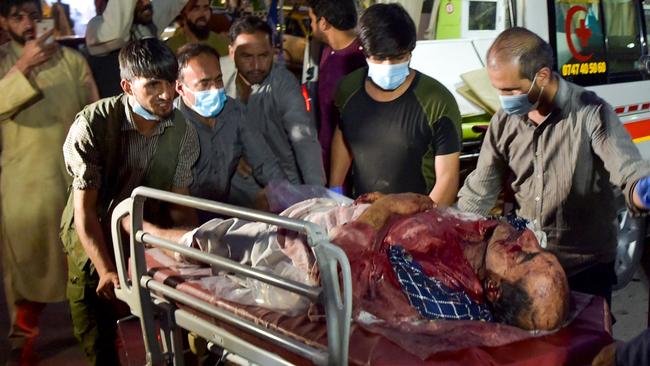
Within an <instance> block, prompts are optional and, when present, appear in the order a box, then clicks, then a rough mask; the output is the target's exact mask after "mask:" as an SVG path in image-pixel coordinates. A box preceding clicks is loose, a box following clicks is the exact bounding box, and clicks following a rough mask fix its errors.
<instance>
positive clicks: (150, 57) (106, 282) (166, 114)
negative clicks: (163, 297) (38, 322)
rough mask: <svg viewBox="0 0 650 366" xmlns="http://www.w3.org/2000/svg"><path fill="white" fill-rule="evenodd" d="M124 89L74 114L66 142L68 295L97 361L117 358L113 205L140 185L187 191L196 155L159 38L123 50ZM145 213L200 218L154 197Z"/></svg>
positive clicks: (77, 327)
mask: <svg viewBox="0 0 650 366" xmlns="http://www.w3.org/2000/svg"><path fill="white" fill-rule="evenodd" d="M119 61H120V73H121V75H122V81H121V85H122V89H123V90H124V94H122V95H119V96H116V97H112V98H106V99H102V100H100V101H98V102H97V103H94V104H91V105H89V106H87V107H86V108H84V110H83V111H81V113H79V114H78V115H77V118H76V119H75V121H74V123H73V125H72V127H71V128H70V132H69V133H68V137H67V138H66V140H65V144H64V145H63V153H64V157H65V165H66V168H67V170H68V173H69V174H70V175H71V176H72V178H73V181H72V192H71V193H70V196H69V198H68V204H67V206H66V208H65V210H64V212H63V216H62V218H61V228H62V230H61V238H62V240H63V243H64V247H65V251H66V253H67V255H68V300H69V302H70V311H71V313H72V320H73V325H74V333H75V336H76V337H77V339H78V340H79V341H80V343H81V345H82V346H83V349H84V351H85V353H86V356H87V357H88V358H89V360H90V361H91V363H92V364H100V365H116V364H118V363H119V360H118V357H117V354H116V350H115V321H116V315H115V311H114V308H113V305H112V304H111V301H112V300H114V298H115V292H114V288H116V287H119V286H120V284H119V280H118V277H117V273H116V271H115V263H114V258H113V256H112V255H111V254H110V253H111V251H110V237H111V236H110V228H109V223H110V217H111V213H112V210H113V209H114V207H115V205H116V204H117V203H118V202H120V201H121V200H123V199H124V198H126V197H129V196H130V194H131V191H132V190H133V189H134V188H135V187H137V186H140V185H144V186H149V187H154V188H158V189H163V190H168V191H172V192H177V193H182V194H188V193H189V189H188V187H189V186H190V184H191V183H192V172H191V167H192V165H193V164H194V162H195V161H196V159H197V157H198V154H199V150H198V147H199V145H198V138H197V136H196V130H195V129H194V128H193V127H192V126H191V125H189V124H188V123H187V121H186V120H185V118H184V117H183V115H182V114H181V113H180V112H178V111H176V110H175V109H174V107H173V99H174V83H175V82H176V78H177V74H178V64H177V62H176V57H175V56H174V53H173V52H172V51H171V50H170V49H169V48H168V47H167V46H166V45H165V44H164V43H163V42H162V41H159V40H158V39H156V38H148V39H143V40H138V41H133V42H131V43H129V44H127V45H126V46H125V47H124V48H123V49H122V50H121V51H120V54H119ZM145 217H146V218H147V220H148V221H151V222H154V223H156V224H158V225H161V226H168V225H171V224H177V225H178V224H191V223H195V222H196V218H195V213H194V212H193V211H192V210H188V209H181V208H178V207H176V206H170V207H169V209H162V208H161V207H158V206H155V205H149V207H147V210H146V212H145Z"/></svg>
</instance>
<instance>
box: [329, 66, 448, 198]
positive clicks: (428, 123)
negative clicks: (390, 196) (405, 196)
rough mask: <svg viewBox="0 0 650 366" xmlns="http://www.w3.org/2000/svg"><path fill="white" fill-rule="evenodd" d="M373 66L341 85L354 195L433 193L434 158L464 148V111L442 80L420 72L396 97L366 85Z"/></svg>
mask: <svg viewBox="0 0 650 366" xmlns="http://www.w3.org/2000/svg"><path fill="white" fill-rule="evenodd" d="M367 75H368V68H367V67H366V68H362V69H358V70H356V71H354V72H352V73H351V74H349V75H348V76H346V77H345V78H344V79H342V80H341V82H340V83H339V86H338V90H337V95H336V100H335V103H336V106H337V107H338V109H339V112H340V114H341V123H340V129H341V132H342V133H343V137H344V139H345V142H346V143H347V145H348V147H349V148H350V151H351V153H352V156H353V162H352V181H353V195H354V196H358V195H361V194H364V193H367V192H374V191H379V192H383V193H399V192H415V193H421V194H429V192H430V191H431V189H432V188H433V185H434V183H435V170H434V159H435V156H437V155H447V154H451V153H455V152H459V151H460V147H461V145H460V137H459V136H460V112H459V110H458V105H457V104H456V100H455V99H454V97H453V95H452V94H451V93H450V92H449V90H447V88H445V87H444V85H442V84H441V83H439V82H438V81H436V80H434V79H432V78H430V77H428V76H426V75H424V74H422V73H420V72H417V73H416V76H415V78H414V79H413V82H412V83H411V85H410V86H409V88H408V89H407V90H406V92H404V94H402V95H401V96H400V97H398V98H397V99H395V100H393V101H391V102H378V101H376V100H374V99H372V98H371V97H370V96H369V95H368V93H367V92H366V90H365V87H364V83H365V80H366V77H367Z"/></svg>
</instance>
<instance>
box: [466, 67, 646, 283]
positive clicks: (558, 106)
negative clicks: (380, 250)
mask: <svg viewBox="0 0 650 366" xmlns="http://www.w3.org/2000/svg"><path fill="white" fill-rule="evenodd" d="M555 77H557V78H559V87H558V91H557V94H556V96H555V99H554V102H553V103H554V107H555V108H554V110H553V111H552V112H551V114H550V115H549V116H547V118H546V120H545V121H544V122H542V123H541V124H539V125H536V124H535V123H533V122H532V121H530V120H529V119H528V118H527V117H522V116H508V115H507V114H506V113H504V112H503V110H499V111H498V112H497V113H496V114H495V115H494V117H493V118H492V121H491V123H490V127H489V128H488V132H487V135H486V136H485V140H484V142H483V146H482V148H481V153H480V156H479V160H478V164H477V167H476V170H475V171H473V172H472V173H471V174H470V175H469V177H468V178H467V180H466V181H465V185H464V186H463V188H462V189H461V190H460V192H459V194H458V195H459V201H458V205H459V207H460V208H461V209H462V210H466V211H470V212H475V213H479V214H482V215H486V214H488V213H489V211H490V209H491V208H492V207H493V206H494V204H495V201H496V198H497V196H498V194H499V193H500V192H501V189H502V188H503V185H504V184H505V180H506V178H507V177H508V172H509V171H510V172H511V173H512V174H513V175H514V180H513V181H512V183H511V186H510V187H511V188H512V190H513V191H514V193H515V199H516V203H517V205H518V209H517V215H518V216H521V217H524V218H526V219H529V220H530V221H531V222H532V223H533V224H534V226H535V228H536V229H537V230H542V231H544V232H545V233H546V234H547V237H548V249H549V250H550V251H551V252H553V253H554V254H555V255H557V256H558V259H559V260H560V263H561V264H562V266H563V267H564V269H565V271H566V272H567V275H569V276H571V275H574V274H576V273H578V272H580V271H582V270H584V269H586V268H588V267H589V266H592V265H595V264H597V263H605V262H611V261H613V260H614V258H615V257H616V237H617V222H616V209H617V208H618V207H617V205H616V201H615V196H614V191H613V187H612V184H613V185H615V186H618V187H620V188H621V190H623V193H624V196H625V199H626V201H627V204H628V208H629V209H631V210H632V211H633V212H638V210H636V209H635V208H634V205H633V204H632V203H631V197H632V193H633V188H634V186H635V184H636V182H637V180H638V179H640V178H642V177H644V176H646V175H650V163H649V162H647V161H644V160H643V159H642V158H641V155H640V153H639V150H638V149H637V148H636V146H635V145H634V143H633V142H632V140H631V138H630V135H629V134H628V133H627V131H626V130H625V128H624V127H623V125H622V124H621V122H620V120H619V119H618V117H617V116H616V113H614V111H613V110H612V107H611V106H610V105H609V104H607V103H606V102H605V101H603V100H602V99H600V98H599V97H598V96H597V95H596V94H594V93H593V92H590V91H587V90H585V89H583V88H581V87H579V86H577V85H574V84H572V83H569V82H567V81H565V80H563V79H561V78H560V77H559V76H558V75H555Z"/></svg>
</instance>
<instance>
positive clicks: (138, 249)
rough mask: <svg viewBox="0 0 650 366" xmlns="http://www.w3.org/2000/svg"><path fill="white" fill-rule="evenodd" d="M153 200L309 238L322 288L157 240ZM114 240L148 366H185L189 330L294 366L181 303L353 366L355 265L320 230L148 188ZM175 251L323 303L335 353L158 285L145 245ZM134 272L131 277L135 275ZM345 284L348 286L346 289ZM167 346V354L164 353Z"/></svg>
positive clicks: (140, 191)
mask: <svg viewBox="0 0 650 366" xmlns="http://www.w3.org/2000/svg"><path fill="white" fill-rule="evenodd" d="M147 199H155V200H160V201H164V202H169V203H173V204H177V205H182V206H188V207H192V208H195V209H200V210H204V211H210V212H214V213H217V214H220V215H224V216H229V217H236V218H240V219H244V220H248V221H257V222H264V223H267V224H271V225H276V226H278V227H282V228H286V229H289V230H293V231H296V232H300V233H302V234H305V235H306V236H307V242H308V244H309V246H310V247H311V248H312V250H313V253H314V256H315V258H316V262H317V264H318V268H319V270H320V278H321V286H322V287H314V286H308V285H305V284H302V283H298V282H295V281H291V280H288V279H284V278H281V277H279V276H276V275H273V274H269V273H266V272H262V271H259V270H256V269H253V268H251V267H249V266H246V265H242V264H240V263H237V262H234V261H232V260H229V259H228V258H224V257H220V256H217V255H212V254H208V253H204V252H201V251H199V250H196V249H193V248H186V247H181V246H180V245H178V244H176V243H174V242H171V241H169V240H166V239H163V238H159V237H155V236H153V235H151V234H149V233H146V232H144V231H143V225H142V223H143V207H144V203H145V201H146V200H147ZM129 214H130V215H131V218H130V220H131V228H132V230H131V235H130V243H129V247H130V253H131V257H130V258H129V259H128V261H129V263H128V265H127V258H125V252H124V247H123V244H122V237H121V234H120V230H121V219H122V218H124V217H125V216H126V215H129ZM111 233H112V239H113V249H114V252H115V261H116V266H117V273H118V276H119V279H120V284H121V288H120V289H116V290H115V293H116V296H117V297H118V298H119V299H120V300H122V301H124V302H125V303H127V304H128V305H129V307H130V308H131V312H132V313H133V315H135V316H137V317H138V318H139V319H140V326H141V328H142V333H143V339H144V345H145V351H146V358H147V364H148V365H160V364H173V365H183V355H182V339H181V332H180V330H181V328H182V329H186V330H188V331H191V332H193V333H195V334H197V335H199V336H201V337H202V338H204V339H206V340H207V341H208V342H211V343H213V344H214V345H217V346H219V347H221V348H224V349H225V350H227V351H230V352H232V353H235V354H237V355H239V356H242V357H244V358H246V359H248V360H250V361H251V362H254V363H256V364H260V365H287V364H290V363H289V362H288V361H286V360H285V359H283V358H282V357H280V356H279V355H276V354H273V353H271V352H269V351H266V350H264V349H262V348H260V347H258V346H256V345H254V344H252V343H250V342H247V341H245V340H243V339H242V338H240V337H238V336H237V335H235V334H233V333H231V332H229V331H227V330H225V329H223V328H221V327H219V326H217V325H214V324H213V323H211V322H209V321H207V320H205V319H202V318H200V317H198V316H196V315H194V314H193V313H191V312H189V311H186V310H183V309H180V308H178V307H176V306H175V303H181V304H183V305H187V306H190V307H192V308H194V309H196V310H198V311H200V312H201V313H204V314H208V315H210V316H213V317H215V318H217V319H219V320H220V321H223V322H225V323H228V324H230V325H234V326H235V327H237V328H239V329H242V330H244V331H246V332H248V333H250V334H253V335H255V336H256V337H259V338H260V339H263V340H265V341H267V342H271V343H273V344H275V345H278V346H280V347H282V348H284V349H286V350H287V351H289V352H291V353H293V354H296V355H298V356H300V357H302V358H305V359H308V360H310V361H311V362H313V363H314V364H316V365H347V363H348V349H349V337H350V323H351V316H352V281H351V272H350V263H349V261H348V258H347V256H346V255H345V252H343V250H342V249H341V248H339V247H338V246H336V245H333V244H332V243H330V242H329V239H328V237H327V234H326V233H325V232H324V231H323V229H322V228H321V227H320V226H318V225H316V224H313V223H310V222H307V221H302V220H295V219H290V218H286V217H282V216H278V215H273V214H268V213H264V212H260V211H255V210H251V209H247V208H241V207H237V206H233V205H228V204H224V203H219V202H214V201H209V200H205V199H200V198H194V197H189V196H185V195H181V194H176V193H171V192H166V191H161V190H157V189H152V188H148V187H138V188H136V189H135V190H133V193H132V194H131V197H130V198H127V199H125V200H124V201H122V202H121V203H120V204H119V205H118V206H117V207H116V208H115V210H114V211H113V215H112V218H111ZM145 243H146V244H148V245H150V246H153V247H157V248H161V249H168V250H172V251H176V252H179V253H181V254H182V255H183V256H185V257H187V258H192V259H194V260H197V261H200V262H202V263H206V264H210V265H211V266H213V267H215V266H216V267H218V268H221V269H224V270H228V271H230V272H233V273H236V274H238V275H242V276H246V277H250V278H253V279H256V280H259V281H263V282H265V283H268V284H270V285H273V286H276V287H279V288H282V289H284V290H287V291H291V292H293V293H296V294H299V295H301V296H305V297H307V298H308V299H310V300H311V301H312V302H315V303H320V304H322V306H323V308H324V309H325V314H326V321H327V341H328V347H327V351H324V350H322V349H319V348H315V347H312V346H309V345H307V344H304V343H302V342H300V341H298V340H295V339H292V338H290V337H287V336H284V335H281V334H278V333H277V332H274V331H272V330H270V329H268V328H266V327H264V326H262V325H258V324H255V323H253V322H251V321H249V320H246V319H243V318H240V317H238V316H237V315H235V314H233V313H231V312H228V311H226V310H223V309H219V308H218V307H216V306H214V305H211V304H209V303H207V302H204V301H202V300H199V299H197V298H195V297H192V296H190V295H187V294H185V293H183V292H180V291H178V290H176V289H174V288H173V287H171V286H168V285H166V284H164V283H162V282H159V281H156V280H155V279H153V278H152V277H151V276H149V275H148V274H147V266H146V262H145V253H144V250H145V246H144V244H145ZM129 266H130V268H131V272H130V273H129V271H128V269H129ZM341 285H342V286H341ZM154 314H156V315H158V320H159V326H160V341H158V339H157V335H156V333H157V331H156V329H157V328H156V322H155V321H154ZM161 346H162V347H161Z"/></svg>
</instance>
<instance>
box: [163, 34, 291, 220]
mask: <svg viewBox="0 0 650 366" xmlns="http://www.w3.org/2000/svg"><path fill="white" fill-rule="evenodd" d="M178 64H179V65H178V66H179V67H178V69H179V72H178V81H176V91H177V92H178V94H179V95H180V98H178V99H177V100H176V108H178V109H179V110H180V111H181V112H182V113H183V115H184V116H185V118H186V119H187V120H188V121H190V122H191V123H192V125H193V126H194V127H195V128H196V131H197V132H198V135H199V144H200V147H201V149H200V150H201V153H200V155H199V159H198V160H197V162H196V164H195V165H194V167H193V168H192V176H193V181H192V185H191V186H190V193H191V195H192V196H195V197H201V198H206V199H210V200H215V201H225V200H226V199H227V197H228V193H229V192H230V181H231V179H232V177H233V175H234V174H235V170H236V168H237V163H238V162H239V159H240V158H241V157H244V158H246V161H248V162H249V163H250V165H251V167H252V171H253V176H254V177H255V180H256V181H258V182H260V184H262V185H264V186H265V185H266V184H268V183H269V182H270V181H271V180H274V179H277V180H281V179H286V175H285V174H284V172H283V171H282V168H281V167H280V164H279V163H278V161H277V159H276V158H275V155H273V153H272V152H271V150H270V149H269V147H268V145H267V144H266V142H265V141H264V138H262V135H261V134H260V132H259V131H258V130H257V129H254V128H251V127H250V126H248V125H247V124H246V114H245V108H244V106H243V105H241V104H240V103H239V102H238V101H236V100H234V99H232V98H230V97H227V96H226V92H225V91H224V88H223V77H222V74H221V67H220V65H219V54H218V53H217V51H216V50H215V49H214V48H212V47H210V46H208V45H203V44H198V43H194V44H188V45H186V46H183V47H182V48H181V49H180V50H179V54H178ZM204 216H205V217H201V220H200V221H201V222H205V221H207V218H209V217H211V215H208V214H206V215H204Z"/></svg>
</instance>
